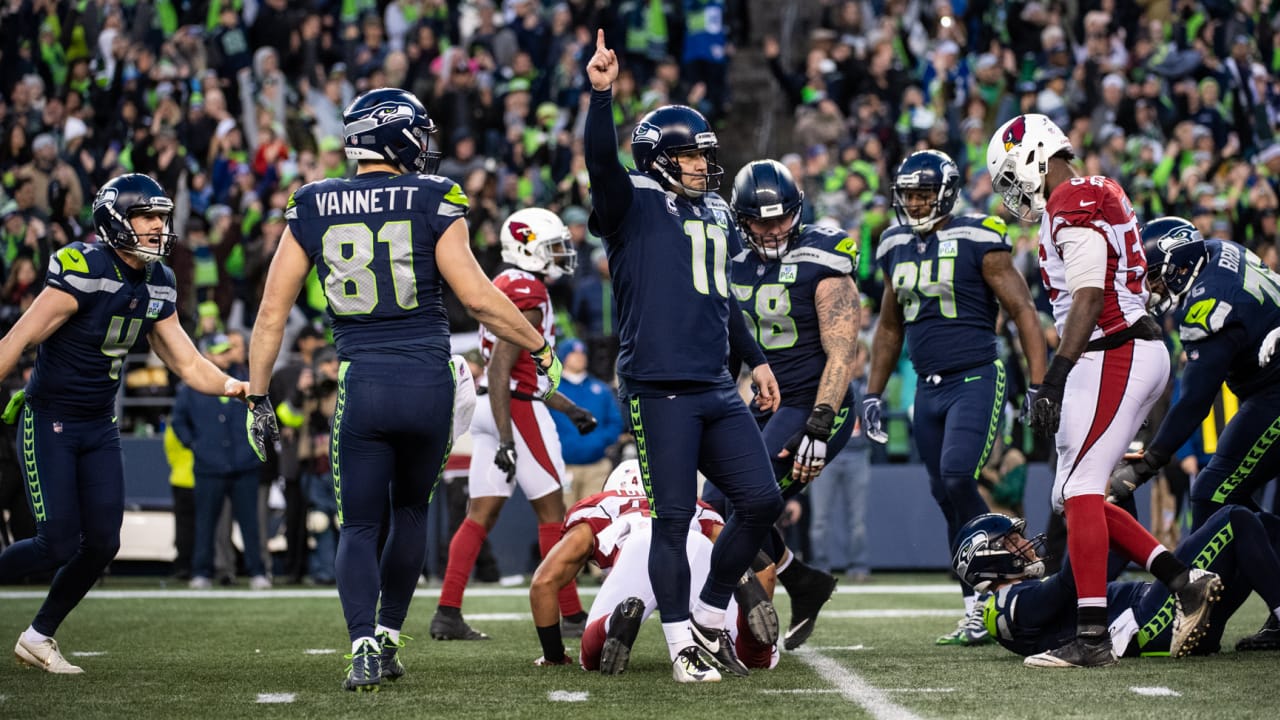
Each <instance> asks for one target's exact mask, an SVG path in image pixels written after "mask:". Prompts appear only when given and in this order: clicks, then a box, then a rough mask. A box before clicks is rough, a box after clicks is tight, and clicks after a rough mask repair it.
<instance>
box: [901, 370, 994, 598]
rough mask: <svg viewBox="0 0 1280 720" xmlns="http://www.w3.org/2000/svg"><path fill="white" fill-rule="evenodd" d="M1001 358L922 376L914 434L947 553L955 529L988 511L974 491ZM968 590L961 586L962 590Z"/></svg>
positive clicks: (990, 433)
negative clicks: (938, 512) (943, 520)
mask: <svg viewBox="0 0 1280 720" xmlns="http://www.w3.org/2000/svg"><path fill="white" fill-rule="evenodd" d="M1004 397H1005V373H1004V363H1002V362H1000V361H999V360H997V361H995V362H994V363H991V364H990V365H980V366H978V367H976V368H971V369H969V370H964V371H961V372H956V373H949V374H947V375H941V376H938V375H930V376H925V375H921V376H920V382H919V385H918V386H917V389H916V404H915V415H914V417H913V419H912V428H911V429H912V433H913V434H914V435H915V439H916V448H917V449H918V450H919V451H920V459H921V460H923V461H924V466H925V469H926V470H928V472H929V489H930V490H931V491H932V493H933V499H934V500H936V501H937V503H938V507H939V508H941V509H942V515H943V517H944V518H946V521H947V543H948V547H947V552H948V555H950V553H951V552H952V548H951V547H950V545H951V544H954V543H955V537H956V533H957V532H958V531H959V530H960V528H961V527H962V526H963V525H964V524H965V523H967V522H969V521H970V520H972V519H973V518H975V517H977V516H979V515H981V514H983V513H985V512H988V508H987V503H986V501H984V500H983V499H982V495H980V494H978V473H979V472H980V471H981V470H982V466H983V465H985V464H986V462H987V457H988V456H989V455H990V454H991V446H992V445H993V444H994V443H995V440H996V433H998V432H999V431H1000V418H1001V415H1002V413H1003V410H1004ZM971 593H972V590H970V589H969V588H968V586H965V594H966V595H968V594H971Z"/></svg>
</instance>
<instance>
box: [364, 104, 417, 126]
mask: <svg viewBox="0 0 1280 720" xmlns="http://www.w3.org/2000/svg"><path fill="white" fill-rule="evenodd" d="M369 115H370V116H371V117H372V118H373V119H375V120H377V121H378V124H379V125H385V124H387V123H389V122H395V121H396V120H399V119H401V118H404V119H407V120H412V119H413V108H411V107H409V106H408V105H405V104H403V103H394V104H391V105H379V106H378V107H376V108H374V109H373V112H371V113H369Z"/></svg>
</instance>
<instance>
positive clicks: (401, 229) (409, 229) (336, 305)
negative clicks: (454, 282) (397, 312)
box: [321, 220, 418, 315]
mask: <svg viewBox="0 0 1280 720" xmlns="http://www.w3.org/2000/svg"><path fill="white" fill-rule="evenodd" d="M377 242H380V243H386V244H387V252H388V256H389V262H390V265H391V283H392V287H393V288H394V289H395V295H396V304H397V305H399V306H400V308H401V309H403V310H412V309H414V308H416V307H418V280H417V276H416V275H414V273H413V223H412V222H410V221H409V220H397V221H393V222H387V223H384V224H383V226H382V227H381V228H380V229H379V230H378V235H377ZM321 245H322V252H323V253H324V262H325V265H327V266H328V267H329V275H328V276H327V277H326V278H325V279H324V294H325V297H326V298H328V300H329V307H330V308H332V309H333V314H335V315H368V314H369V313H371V312H373V311H374V310H375V309H376V308H377V307H378V275H377V273H375V272H374V270H373V268H371V267H369V266H370V265H372V264H373V261H374V235H373V230H372V229H370V228H369V226H368V225H366V224H365V223H348V224H345V225H333V226H330V228H329V229H328V230H326V231H325V233H324V237H323V238H322V240H321Z"/></svg>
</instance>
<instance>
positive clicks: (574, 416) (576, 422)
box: [565, 407, 599, 435]
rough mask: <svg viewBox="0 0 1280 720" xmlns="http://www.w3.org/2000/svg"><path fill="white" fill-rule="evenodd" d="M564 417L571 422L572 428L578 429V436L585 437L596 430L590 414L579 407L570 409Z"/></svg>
mask: <svg viewBox="0 0 1280 720" xmlns="http://www.w3.org/2000/svg"><path fill="white" fill-rule="evenodd" d="M565 414H566V415H568V416H569V419H570V420H572V421H573V426H574V427H576V428H578V434H579V435H586V434H588V433H590V432H591V431H592V430H595V429H596V425H598V424H599V423H597V422H596V418H595V416H594V415H592V414H591V413H589V412H587V411H586V410H583V409H582V408H580V407H575V408H571V409H570V410H569V411H568V412H567V413H565Z"/></svg>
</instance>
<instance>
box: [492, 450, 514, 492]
mask: <svg viewBox="0 0 1280 720" xmlns="http://www.w3.org/2000/svg"><path fill="white" fill-rule="evenodd" d="M493 464H494V465H497V466H498V469H499V470H501V471H502V472H504V473H506V474H507V482H509V483H510V482H515V479H516V444H515V443H514V442H512V441H510V440H508V441H506V442H501V443H498V452H497V453H496V454H495V455H494V456H493Z"/></svg>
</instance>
